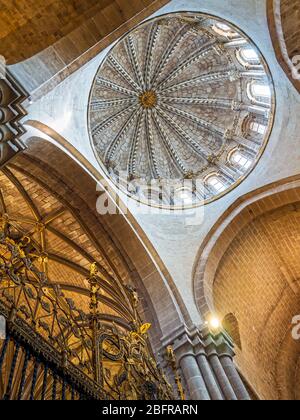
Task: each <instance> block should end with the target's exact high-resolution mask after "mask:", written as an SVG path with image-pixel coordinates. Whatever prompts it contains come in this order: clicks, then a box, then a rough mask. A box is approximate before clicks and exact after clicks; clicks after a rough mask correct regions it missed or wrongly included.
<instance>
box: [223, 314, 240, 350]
mask: <svg viewBox="0 0 300 420" xmlns="http://www.w3.org/2000/svg"><path fill="white" fill-rule="evenodd" d="M222 326H223V328H224V330H225V331H226V332H227V333H228V334H229V335H230V337H231V338H232V340H233V342H234V344H235V345H236V346H238V348H239V349H240V350H242V342H241V335H240V328H239V322H238V320H237V317H236V316H235V315H234V314H233V313H228V314H227V315H225V316H224V318H223V321H222Z"/></svg>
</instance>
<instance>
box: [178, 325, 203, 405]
mask: <svg viewBox="0 0 300 420" xmlns="http://www.w3.org/2000/svg"><path fill="white" fill-rule="evenodd" d="M196 334H197V330H196V329H195V331H193V332H192V333H191V332H189V331H187V330H185V331H184V333H183V334H182V335H181V336H179V337H178V338H177V340H175V341H174V345H173V350H174V353H175V356H176V360H177V365H178V366H179V367H180V369H181V371H182V375H183V377H184V380H185V383H186V385H187V387H188V392H189V396H190V399H192V400H210V399H211V398H210V396H209V393H208V390H207V387H206V384H205V382H204V379H203V376H202V374H201V372H200V368H199V365H198V363H197V360H196V356H195V345H194V342H193V340H194V337H195V336H196Z"/></svg>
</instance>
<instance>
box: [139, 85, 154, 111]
mask: <svg viewBox="0 0 300 420" xmlns="http://www.w3.org/2000/svg"><path fill="white" fill-rule="evenodd" d="M140 103H141V105H142V107H143V108H146V109H151V108H154V107H155V106H156V104H157V95H156V93H155V92H154V91H153V90H148V91H146V92H144V93H142V94H141V95H140Z"/></svg>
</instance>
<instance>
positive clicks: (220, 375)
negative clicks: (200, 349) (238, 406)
mask: <svg viewBox="0 0 300 420" xmlns="http://www.w3.org/2000/svg"><path fill="white" fill-rule="evenodd" d="M209 361H210V363H211V366H212V368H213V370H214V372H215V375H216V378H217V380H218V382H219V385H220V387H221V389H222V392H223V394H224V396H225V399H226V400H229V401H236V400H237V396H236V394H235V392H234V390H233V388H232V386H231V383H230V381H229V379H228V377H227V375H226V373H225V371H224V369H223V366H222V364H221V362H220V359H219V356H218V355H217V354H212V355H211V356H210V358H209Z"/></svg>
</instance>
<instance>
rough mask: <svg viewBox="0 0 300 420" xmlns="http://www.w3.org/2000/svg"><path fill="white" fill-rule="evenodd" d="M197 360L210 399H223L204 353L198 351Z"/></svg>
mask: <svg viewBox="0 0 300 420" xmlns="http://www.w3.org/2000/svg"><path fill="white" fill-rule="evenodd" d="M197 361H198V365H199V368H200V371H201V373H202V376H203V379H204V382H205V384H206V386H207V389H208V391H209V394H210V397H211V399H212V400H214V401H222V400H224V397H223V395H222V393H221V390H220V387H219V385H218V384H217V382H216V379H215V376H214V373H213V371H212V368H211V366H210V364H209V362H208V360H207V356H206V354H204V353H199V354H198V355H197Z"/></svg>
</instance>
